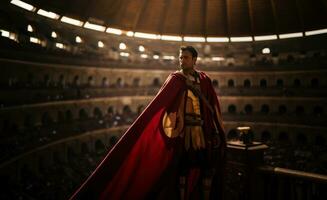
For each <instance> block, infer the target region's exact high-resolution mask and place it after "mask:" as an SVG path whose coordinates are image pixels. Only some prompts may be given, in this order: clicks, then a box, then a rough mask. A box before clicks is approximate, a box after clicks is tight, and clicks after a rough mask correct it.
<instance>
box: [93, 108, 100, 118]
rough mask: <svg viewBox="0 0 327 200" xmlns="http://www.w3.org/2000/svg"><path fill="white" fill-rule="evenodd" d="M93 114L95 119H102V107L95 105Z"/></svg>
mask: <svg viewBox="0 0 327 200" xmlns="http://www.w3.org/2000/svg"><path fill="white" fill-rule="evenodd" d="M93 116H94V118H95V119H101V118H102V112H101V110H100V108H98V107H95V108H94V110H93Z"/></svg>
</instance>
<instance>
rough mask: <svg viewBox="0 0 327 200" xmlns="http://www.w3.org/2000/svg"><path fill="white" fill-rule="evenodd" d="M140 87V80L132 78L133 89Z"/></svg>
mask: <svg viewBox="0 0 327 200" xmlns="http://www.w3.org/2000/svg"><path fill="white" fill-rule="evenodd" d="M139 86H140V78H138V77H137V78H134V79H133V87H139Z"/></svg>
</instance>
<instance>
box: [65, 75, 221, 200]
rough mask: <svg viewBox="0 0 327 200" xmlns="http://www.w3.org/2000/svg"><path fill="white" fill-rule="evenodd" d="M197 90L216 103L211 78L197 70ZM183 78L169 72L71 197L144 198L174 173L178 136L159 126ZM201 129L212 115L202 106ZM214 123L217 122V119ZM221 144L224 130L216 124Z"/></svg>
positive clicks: (207, 128) (179, 94) (175, 102)
mask: <svg viewBox="0 0 327 200" xmlns="http://www.w3.org/2000/svg"><path fill="white" fill-rule="evenodd" d="M200 83H201V92H203V94H204V95H205V96H206V97H207V98H208V100H209V102H210V103H211V105H214V104H215V105H218V109H219V112H220V108H219V103H218V99H217V96H216V93H215V91H214V89H213V88H212V84H211V80H210V79H209V78H208V77H207V76H206V75H205V73H203V72H200ZM186 89H187V88H186V85H185V77H184V76H182V75H181V74H179V73H173V74H171V75H170V76H169V77H168V78H167V80H166V81H165V83H164V84H163V86H162V88H161V89H160V91H159V92H158V94H157V95H156V96H155V98H154V99H153V100H152V101H151V103H150V104H149V105H148V106H147V108H145V110H144V111H143V112H142V114H141V115H140V116H139V117H138V118H137V119H136V120H135V122H134V123H133V124H132V125H131V126H130V127H129V129H128V130H127V131H126V132H125V134H124V135H123V136H122V137H121V139H120V140H119V141H118V142H117V144H116V145H115V146H114V147H113V148H112V149H111V151H110V152H109V153H108V154H107V155H106V157H105V158H104V159H103V160H102V162H101V163H100V164H99V165H98V167H97V168H96V169H95V171H94V172H93V173H92V174H91V175H90V176H89V178H88V179H87V180H86V181H85V182H84V183H83V184H82V186H81V187H80V188H79V189H78V190H77V191H76V192H75V194H74V195H73V196H72V197H71V199H72V200H73V199H146V198H147V197H149V195H151V194H152V193H155V191H156V190H157V188H158V187H161V184H164V183H163V182H164V180H165V178H166V177H169V176H172V175H173V174H176V172H177V168H178V167H177V164H178V155H179V153H180V152H181V150H182V148H183V145H182V142H183V141H182V139H181V138H180V137H177V138H168V137H167V136H166V135H165V133H164V131H163V128H162V117H163V115H164V113H165V111H174V110H177V108H178V106H179V102H180V101H181V99H183V96H182V94H183V92H182V91H184V90H186ZM203 111H204V112H203V113H204V120H205V121H206V122H207V123H205V126H204V132H205V133H206V132H209V131H210V130H212V129H213V122H212V115H211V113H210V111H209V110H208V108H206V106H204V107H203ZM217 123H219V122H218V121H217ZM219 129H220V130H219V131H220V133H221V134H222V135H221V138H222V141H223V143H224V145H225V137H224V132H223V131H224V130H223V128H222V127H221V126H219Z"/></svg>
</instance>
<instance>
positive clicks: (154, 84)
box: [152, 78, 160, 87]
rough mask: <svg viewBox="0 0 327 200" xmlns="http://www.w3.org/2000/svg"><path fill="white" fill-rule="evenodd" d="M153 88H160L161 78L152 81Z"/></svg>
mask: <svg viewBox="0 0 327 200" xmlns="http://www.w3.org/2000/svg"><path fill="white" fill-rule="evenodd" d="M152 86H154V87H159V86H160V80H159V78H154V79H153V81H152Z"/></svg>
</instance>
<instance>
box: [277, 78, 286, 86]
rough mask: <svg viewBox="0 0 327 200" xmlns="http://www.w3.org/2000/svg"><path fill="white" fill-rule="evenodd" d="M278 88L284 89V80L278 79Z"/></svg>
mask: <svg viewBox="0 0 327 200" xmlns="http://www.w3.org/2000/svg"><path fill="white" fill-rule="evenodd" d="M276 86H277V87H278V88H282V87H284V81H283V79H277V81H276Z"/></svg>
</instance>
